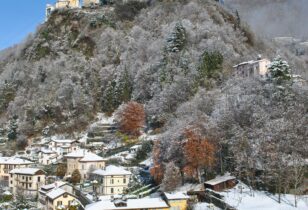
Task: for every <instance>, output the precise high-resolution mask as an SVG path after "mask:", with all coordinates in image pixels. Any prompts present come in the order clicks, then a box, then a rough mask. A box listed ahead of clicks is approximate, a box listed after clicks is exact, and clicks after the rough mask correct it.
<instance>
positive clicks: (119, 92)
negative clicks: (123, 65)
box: [115, 69, 133, 105]
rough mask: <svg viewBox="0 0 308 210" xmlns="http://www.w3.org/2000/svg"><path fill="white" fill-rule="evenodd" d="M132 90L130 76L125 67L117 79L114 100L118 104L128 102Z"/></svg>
mask: <svg viewBox="0 0 308 210" xmlns="http://www.w3.org/2000/svg"><path fill="white" fill-rule="evenodd" d="M132 91H133V84H132V81H131V78H130V75H129V73H128V71H127V69H125V71H124V74H123V75H122V76H121V78H120V79H119V81H118V83H117V86H116V94H115V95H116V101H117V102H118V104H117V105H120V104H121V103H123V102H128V101H129V100H130V99H131V94H132Z"/></svg>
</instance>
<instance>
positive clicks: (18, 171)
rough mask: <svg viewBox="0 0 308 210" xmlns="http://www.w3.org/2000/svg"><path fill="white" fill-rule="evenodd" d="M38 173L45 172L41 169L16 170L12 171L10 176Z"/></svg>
mask: <svg viewBox="0 0 308 210" xmlns="http://www.w3.org/2000/svg"><path fill="white" fill-rule="evenodd" d="M38 171H42V172H44V171H43V170H41V169H39V168H15V169H13V170H11V171H10V174H26V175H35V174H36V173H37V172H38ZM44 173H45V172H44Z"/></svg>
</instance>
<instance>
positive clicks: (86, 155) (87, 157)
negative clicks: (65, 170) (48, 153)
mask: <svg viewBox="0 0 308 210" xmlns="http://www.w3.org/2000/svg"><path fill="white" fill-rule="evenodd" d="M65 157H66V158H81V159H80V160H79V161H80V162H97V161H104V159H103V158H102V157H100V156H98V155H96V154H94V153H93V152H89V151H87V150H85V149H79V150H76V151H74V152H71V153H69V154H67V155H65Z"/></svg>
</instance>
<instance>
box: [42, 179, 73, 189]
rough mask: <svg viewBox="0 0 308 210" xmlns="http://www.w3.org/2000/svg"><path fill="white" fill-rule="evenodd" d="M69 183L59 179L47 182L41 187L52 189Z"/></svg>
mask: <svg viewBox="0 0 308 210" xmlns="http://www.w3.org/2000/svg"><path fill="white" fill-rule="evenodd" d="M66 184H68V183H67V182H62V181H59V182H54V183H52V184H46V185H43V186H41V189H44V190H51V189H53V188H55V187H61V186H63V185H66Z"/></svg>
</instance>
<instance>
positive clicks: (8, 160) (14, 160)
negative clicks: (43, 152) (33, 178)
mask: <svg viewBox="0 0 308 210" xmlns="http://www.w3.org/2000/svg"><path fill="white" fill-rule="evenodd" d="M0 164H8V165H24V164H27V165H29V164H32V162H31V161H28V160H25V159H21V158H18V157H0Z"/></svg>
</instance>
